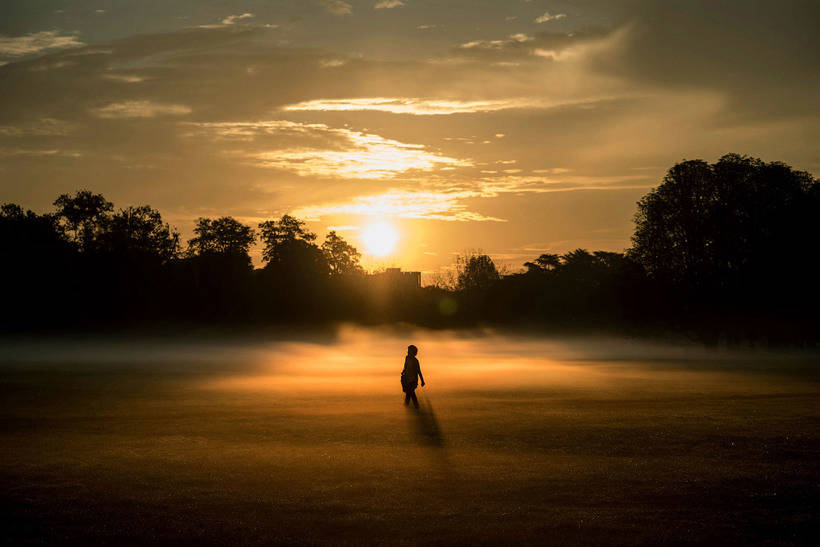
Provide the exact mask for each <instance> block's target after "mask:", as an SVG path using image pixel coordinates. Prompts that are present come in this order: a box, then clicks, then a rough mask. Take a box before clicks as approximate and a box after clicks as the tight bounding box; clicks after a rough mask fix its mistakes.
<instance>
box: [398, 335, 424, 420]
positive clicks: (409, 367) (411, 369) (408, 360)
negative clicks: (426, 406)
mask: <svg viewBox="0 0 820 547" xmlns="http://www.w3.org/2000/svg"><path fill="white" fill-rule="evenodd" d="M418 353H419V349H418V348H417V347H416V346H413V345H409V346H407V357H405V358H404V370H402V371H401V390H402V391H403V392H404V405H405V406H407V405H409V404H410V401H411V400H412V401H413V406H414V407H416V408H418V407H419V400H418V399H416V388H417V387H419V378H421V385H422V387H423V386H424V376H422V374H421V366H420V365H419V360H418V359H416V355H418Z"/></svg>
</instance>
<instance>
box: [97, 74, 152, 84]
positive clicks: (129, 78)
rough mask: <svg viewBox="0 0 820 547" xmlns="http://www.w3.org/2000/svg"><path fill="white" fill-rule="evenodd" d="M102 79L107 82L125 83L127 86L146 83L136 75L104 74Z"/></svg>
mask: <svg viewBox="0 0 820 547" xmlns="http://www.w3.org/2000/svg"><path fill="white" fill-rule="evenodd" d="M102 77H103V78H105V79H106V80H114V81H115V82H124V83H127V84H136V83H139V82H144V81H145V78H144V77H142V76H137V75H136V74H103V75H102Z"/></svg>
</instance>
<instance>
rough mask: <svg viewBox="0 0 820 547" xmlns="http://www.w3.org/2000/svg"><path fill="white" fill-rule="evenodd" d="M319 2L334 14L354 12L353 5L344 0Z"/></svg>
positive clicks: (320, 0)
mask: <svg viewBox="0 0 820 547" xmlns="http://www.w3.org/2000/svg"><path fill="white" fill-rule="evenodd" d="M319 3H320V4H322V5H323V6H324V7H325V9H326V10H327V11H329V12H330V13H332V14H333V15H350V14H351V13H353V6H351V5H350V4H348V3H347V2H343V1H342V0H319Z"/></svg>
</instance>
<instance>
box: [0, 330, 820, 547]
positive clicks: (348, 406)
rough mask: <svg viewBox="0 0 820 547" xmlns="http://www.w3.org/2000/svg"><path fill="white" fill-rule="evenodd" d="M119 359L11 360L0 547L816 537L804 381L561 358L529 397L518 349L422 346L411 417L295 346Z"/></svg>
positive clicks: (387, 380)
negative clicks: (420, 383)
mask: <svg viewBox="0 0 820 547" xmlns="http://www.w3.org/2000/svg"><path fill="white" fill-rule="evenodd" d="M437 343H438V344H439V345H441V344H444V342H441V341H440V340H439V342H437ZM509 343H510V344H514V342H513V341H510V342H509ZM471 344H473V342H471ZM494 344H497V341H495V342H494ZM427 346H428V347H431V348H433V347H436V343H434V342H432V341H430V342H428V344H427ZM129 347H130V348H131V349H129V350H127V351H126V350H123V351H122V352H121V353H120V354H119V357H118V358H116V359H111V362H108V361H107V359H108V358H107V357H102V358H93V359H91V360H90V361H86V360H77V359H79V358H78V357H77V356H76V352H75V353H74V354H71V352H68V353H69V354H70V355H66V356H62V355H58V356H54V355H51V352H52V351H54V352H58V353H63V350H62V349H56V348H55V349H53V350H52V349H49V348H48V347H46V348H45V349H42V351H41V352H38V353H36V355H33V356H32V357H30V358H29V357H25V356H24V357H19V356H17V357H12V358H9V355H11V352H10V351H9V352H6V354H5V355H6V362H5V363H3V364H2V369H0V401H2V403H1V404H2V406H1V407H0V427H2V430H0V444H2V447H3V460H2V468H1V469H0V494H1V495H2V498H1V501H0V503H2V508H1V509H2V514H3V515H4V521H5V524H4V527H3V528H2V532H0V534H2V536H0V537H2V540H3V541H4V542H5V543H7V544H77V543H86V544H87V543H93V544H116V545H122V544H177V545H179V544H185V543H197V544H234V545H246V544H255V543H263V544H264V543H288V544H292V543H348V544H355V545H362V544H370V543H413V544H415V543H441V544H445V543H447V544H450V543H456V544H467V543H469V544H495V543H530V544H545V543H546V544H623V543H627V544H657V543H689V542H701V543H724V544H739V543H768V542H771V543H797V544H800V543H810V541H811V540H812V539H813V537H812V536H811V534H812V532H814V531H815V528H816V527H817V524H818V507H820V466H818V461H820V459H819V458H818V457H819V456H820V430H818V424H820V421H819V420H818V418H820V399H818V394H820V389H818V383H817V376H816V374H815V373H814V372H812V370H811V369H812V366H813V363H810V362H805V363H804V362H801V363H800V367H798V368H799V369H800V370H801V371H802V372H798V373H794V372H793V371H792V372H793V373H792V374H781V372H783V371H784V370H785V369H786V368H788V367H786V366H785V365H783V363H779V362H778V361H777V360H776V359H774V358H771V359H769V360H766V361H763V362H761V361H760V360H756V361H755V362H754V363H752V364H750V365H749V367H748V368H750V369H754V371H751V372H747V371H746V370H745V369H746V367H745V366H744V363H743V362H742V360H741V362H734V363H733V364H732V366H731V367H730V370H726V367H723V366H722V365H721V366H718V364H715V367H711V366H710V363H709V362H708V360H704V358H702V357H699V358H698V360H697V362H696V363H694V364H693V361H692V360H681V361H676V360H671V361H670V360H666V361H661V360H658V361H656V362H651V361H650V362H647V361H645V360H642V361H640V363H638V362H637V361H634V360H631V361H630V360H627V361H625V360H624V359H623V358H620V360H619V361H618V362H609V361H606V360H603V359H600V358H596V359H595V360H594V361H584V362H580V361H578V359H577V358H572V359H570V358H567V357H566V356H564V360H563V361H561V360H558V361H550V362H546V361H545V362H544V366H545V367H550V366H556V367H559V369H558V371H557V372H555V376H549V375H547V376H543V375H538V374H535V373H533V372H532V370H534V369H530V368H529V367H531V366H536V367H537V366H538V363H539V362H540V361H539V359H541V358H544V359H546V357H544V356H543V355H542V356H541V357H538V358H535V360H534V361H533V360H532V359H530V360H528V361H527V363H526V366H524V365H522V364H521V363H520V362H517V361H515V360H514V359H512V358H511V357H510V355H513V354H514V353H515V349H514V347H512V346H511V347H510V348H508V349H507V350H506V353H504V352H500V353H499V352H498V351H496V352H495V353H493V354H491V355H490V354H488V352H485V355H484V357H482V359H485V361H482V362H481V363H483V365H484V368H482V366H481V363H479V364H478V365H475V366H473V367H472V368H470V367H465V366H464V365H463V361H458V362H456V361H457V360H456V361H454V362H453V364H452V367H448V365H447V363H443V364H442V363H441V362H440V363H439V364H438V365H437V366H435V365H434V364H433V363H434V362H435V358H434V355H433V354H431V353H428V354H427V355H428V360H427V361H425V359H424V357H425V353H424V346H422V366H423V367H424V366H425V363H426V362H429V363H430V366H428V367H427V370H426V373H427V376H428V378H429V380H430V383H431V385H430V390H429V391H426V392H425V391H424V390H422V392H421V393H422V403H423V407H422V409H421V410H420V411H419V412H416V411H413V410H407V409H405V408H404V407H402V406H401V393H399V392H397V393H391V392H390V391H389V390H390V389H392V387H390V386H393V385H394V384H395V387H396V388H397V387H398V378H397V371H395V370H392V369H389V370H387V373H385V374H382V373H381V372H374V369H372V368H367V366H365V367H364V368H362V369H356V368H355V367H354V368H352V370H350V369H351V367H345V372H344V374H343V375H342V376H332V377H333V378H334V379H339V378H342V377H344V378H347V379H348V380H349V381H350V383H345V382H344V381H343V380H341V379H339V380H338V381H336V382H331V383H329V384H327V383H323V380H324V378H325V377H326V376H322V375H321V374H319V369H315V368H314V369H313V371H312V372H311V367H310V366H309V365H308V364H306V363H307V362H306V361H303V362H302V364H304V365H305V366H303V367H298V366H296V365H293V366H291V368H288V366H286V363H287V362H288V360H291V361H292V360H293V359H296V360H299V359H302V360H305V359H308V360H309V359H316V358H321V356H319V355H314V354H310V353H307V354H306V353H304V348H305V347H307V346H300V348H301V349H300V351H301V353H298V357H296V353H294V350H293V348H292V347H290V348H283V347H280V346H278V345H276V344H273V345H269V346H265V347H264V348H263V349H262V350H260V352H258V353H256V354H254V357H253V358H248V357H247V356H246V355H244V354H243V355H241V356H240V357H237V358H236V359H235V360H234V361H230V359H229V358H228V357H226V356H225V355H224V354H218V355H216V356H214V355H213V354H211V355H210V356H209V359H207V361H208V363H209V364H208V365H207V366H204V367H200V366H196V363H197V359H198V358H199V357H198V355H197V354H196V353H190V351H189V352H184V351H183V352H181V353H179V354H177V353H175V354H174V355H175V357H168V355H167V354H162V355H160V356H156V355H154V354H152V355H154V356H153V357H151V358H145V352H144V351H143V350H139V349H134V348H140V347H141V346H140V345H136V346H134V345H132V346H129ZM374 347H375V346H374ZM400 347H401V346H399V348H400ZM494 347H496V348H497V345H495V346H494ZM355 348H357V349H355ZM355 348H354V347H353V346H351V345H350V344H348V345H344V344H343V345H341V346H334V345H325V346H323V349H322V350H321V351H330V352H331V353H330V354H327V355H325V354H322V355H324V356H325V357H326V359H325V360H326V361H331V360H332V356H331V354H332V355H337V356H338V355H339V354H340V352H341V354H345V352H348V351H359V352H361V351H362V348H361V346H359V345H358V343H357V344H356V345H355ZM189 349H190V348H189ZM530 349H532V348H530ZM373 351H374V352H375V353H376V354H377V357H376V358H374V359H376V360H379V359H381V358H382V356H381V355H380V354H378V352H379V351H380V350H379V349H378V348H377V349H374V350H373ZM545 351H547V350H545ZM228 353H230V352H228ZM535 353H539V352H535ZM20 355H22V354H20ZM106 355H107V354H106ZM260 355H261V356H262V357H260ZM44 356H45V357H44ZM271 356H272V357H271ZM276 356H279V357H281V361H282V363H285V364H280V365H281V366H279V368H276V367H274V366H273V365H271V364H270V363H273V362H274V361H276ZM98 357H99V356H98ZM468 357H470V356H468ZM576 357H577V356H576ZM477 359H479V358H478V357H475V356H471V357H470V359H468V360H470V361H471V362H473V363H474V364H475V363H476V362H477V361H476V360H477ZM396 360H398V361H399V362H400V361H401V354H399V355H398V358H397V359H396V358H394V359H393V361H396ZM503 363H507V366H504V367H502V366H501V364H503ZM556 363H558V364H556ZM562 363H563V364H562ZM566 363H576V364H578V363H581V364H579V365H578V366H577V368H572V367H570V368H560V367H563V366H564V365H566ZM790 363H791V365H794V363H795V360H794V359H793V358H792V359H791V360H790ZM695 365H696V366H695ZM323 366H324V365H323ZM390 366H392V367H393V368H396V365H395V363H391V365H390ZM572 366H573V367H574V366H575V365H572ZM271 367H273V368H271ZM294 367H295V368H294ZM399 367H400V363H399ZM494 367H495V368H494ZM721 367H722V368H721ZM448 368H449V369H450V371H449V372H447V371H446V370H445V369H448ZM499 368H500V369H503V378H504V380H505V381H501V380H499V378H501V377H502V376H496V375H494V374H495V373H494V372H493V370H497V369H499ZM713 368H721V370H720V371H718V372H714V371H713V370H712V369H713ZM791 368H792V369H793V368H794V367H791ZM452 369H456V370H458V371H459V372H452ZM693 369H694V370H695V371H694V372H693ZM297 370H298V371H299V372H295V371H297ZM272 371H273V372H272ZM573 371H574V372H573ZM584 371H589V372H588V373H586V372H584ZM436 373H438V374H436ZM567 374H568V375H569V378H567V377H565V375H567ZM572 374H576V375H577V377H573V376H572ZM476 375H478V376H479V377H480V380H479V381H476ZM459 378H460V380H459ZM511 378H513V379H514V380H515V381H510V380H511ZM550 378H553V380H550ZM443 383H445V384H446V385H443ZM434 386H435V387H434ZM396 391H398V389H396Z"/></svg>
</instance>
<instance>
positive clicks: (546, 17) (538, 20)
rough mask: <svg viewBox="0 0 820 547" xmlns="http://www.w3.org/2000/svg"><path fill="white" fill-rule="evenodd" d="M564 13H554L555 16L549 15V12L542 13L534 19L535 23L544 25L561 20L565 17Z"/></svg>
mask: <svg viewBox="0 0 820 547" xmlns="http://www.w3.org/2000/svg"><path fill="white" fill-rule="evenodd" d="M566 16H567V14H566V13H556V14H555V15H553V14H551V13H550V12H548V11H546V12H544V15H539V16H538V17H536V18H535V22H536V23H546V22H547V21H555V20H556V19H563V18H564V17H566Z"/></svg>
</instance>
